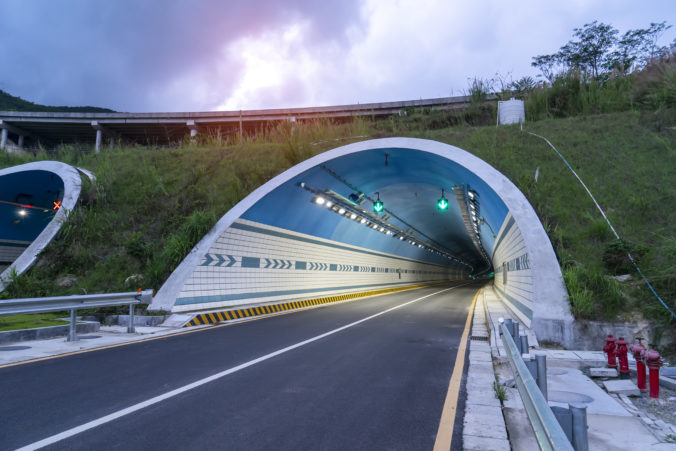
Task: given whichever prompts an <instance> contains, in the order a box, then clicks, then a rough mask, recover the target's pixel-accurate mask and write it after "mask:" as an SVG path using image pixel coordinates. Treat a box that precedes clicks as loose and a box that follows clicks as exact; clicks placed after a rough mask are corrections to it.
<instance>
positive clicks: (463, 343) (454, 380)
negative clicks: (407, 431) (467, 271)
mask: <svg viewBox="0 0 676 451" xmlns="http://www.w3.org/2000/svg"><path fill="white" fill-rule="evenodd" d="M480 292H481V289H479V290H478V291H477V292H476V294H475V295H474V299H473V300H472V305H471V306H470V307H469V313H468V314H467V320H466V321H465V330H464V331H463V332H462V338H460V346H458V354H457V355H456V356H455V366H454V367H453V374H452V375H451V381H450V383H449V384H448V392H446V400H445V401H444V407H443V408H442V409H441V420H440V421H439V429H438V430H437V439H436V440H435V442H434V451H442V450H443V451H448V450H450V449H451V441H452V440H453V426H454V425H455V416H456V414H457V410H458V396H459V395H460V382H462V372H463V370H464V368H465V353H466V351H467V337H468V336H469V330H470V326H471V325H472V314H473V313H474V305H475V304H476V300H477V297H478V296H479V293H480Z"/></svg>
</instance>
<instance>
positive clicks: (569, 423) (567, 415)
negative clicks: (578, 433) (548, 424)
mask: <svg viewBox="0 0 676 451" xmlns="http://www.w3.org/2000/svg"><path fill="white" fill-rule="evenodd" d="M550 408H551V409H552V412H554V416H555V417H556V421H558V422H559V424H560V425H561V429H563V432H564V433H565V434H566V437H567V438H568V441H569V442H570V444H571V445H572V444H573V414H572V413H571V411H570V409H569V408H568V407H559V406H551V407H550Z"/></svg>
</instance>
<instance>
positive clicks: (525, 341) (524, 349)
mask: <svg viewBox="0 0 676 451" xmlns="http://www.w3.org/2000/svg"><path fill="white" fill-rule="evenodd" d="M519 338H520V339H521V354H528V335H521V336H520V337H519Z"/></svg>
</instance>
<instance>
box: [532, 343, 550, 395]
mask: <svg viewBox="0 0 676 451" xmlns="http://www.w3.org/2000/svg"><path fill="white" fill-rule="evenodd" d="M535 359H536V360H537V367H538V377H537V384H538V387H539V388H540V392H542V396H544V397H545V401H549V397H548V396H547V356H546V355H544V354H536V355H535Z"/></svg>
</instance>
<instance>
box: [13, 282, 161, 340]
mask: <svg viewBox="0 0 676 451" xmlns="http://www.w3.org/2000/svg"><path fill="white" fill-rule="evenodd" d="M152 299H153V290H139V291H130V292H126V293H105V294H85V295H73V296H52V297H44V298H21V299H7V300H3V301H0V316H10V315H25V314H31V313H46V312H60V311H64V310H70V329H69V332H68V341H77V340H78V338H77V333H76V331H75V323H76V312H77V310H79V309H85V308H100V307H113V306H118V305H129V326H127V332H128V333H133V332H134V306H135V305H136V304H150V303H151V302H152Z"/></svg>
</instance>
